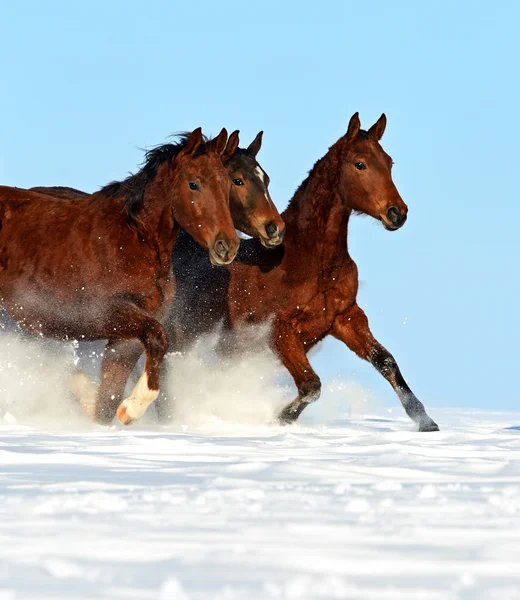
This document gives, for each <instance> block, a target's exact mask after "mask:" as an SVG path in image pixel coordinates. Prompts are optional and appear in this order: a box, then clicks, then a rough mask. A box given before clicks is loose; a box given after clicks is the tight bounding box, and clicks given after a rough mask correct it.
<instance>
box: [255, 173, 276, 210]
mask: <svg viewBox="0 0 520 600" xmlns="http://www.w3.org/2000/svg"><path fill="white" fill-rule="evenodd" d="M255 173H256V176H257V177H258V179H260V181H261V182H262V184H263V185H264V188H265V192H264V196H265V199H266V200H267V202H269V204H270V205H271V206H274V204H273V201H272V200H271V197H270V196H269V193H268V191H267V187H266V186H265V173H264V172H263V171H262V169H261V168H260V167H259V166H258V165H257V166H256V167H255Z"/></svg>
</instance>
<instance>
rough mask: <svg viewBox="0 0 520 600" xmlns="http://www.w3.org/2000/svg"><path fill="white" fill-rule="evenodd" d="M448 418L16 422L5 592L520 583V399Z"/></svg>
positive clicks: (5, 486)
mask: <svg viewBox="0 0 520 600" xmlns="http://www.w3.org/2000/svg"><path fill="white" fill-rule="evenodd" d="M395 412H397V411H394V413H393V414H395ZM434 417H435V418H436V420H437V421H438V423H439V424H440V425H441V426H442V429H443V430H442V431H441V432H440V433H434V434H419V433H416V432H414V431H413V430H412V426H411V424H410V423H409V422H408V421H407V420H406V419H405V418H402V419H397V420H388V419H387V418H384V417H382V416H379V417H378V416H377V415H376V416H373V417H368V416H366V417H365V418H363V419H356V420H346V419H344V420H334V421H330V422H327V423H326V424H325V425H319V426H318V425H309V424H308V425H303V424H302V425H298V426H295V427H292V428H289V429H282V428H273V427H267V426H261V427H260V426H258V427H254V428H253V427H250V426H249V427H248V426H231V425H230V426H228V427H226V426H225V425H223V424H222V425H221V426H220V427H219V428H217V429H215V428H214V427H213V428H207V429H206V430H205V431H200V430H199V431H195V432H191V431H189V430H188V431H186V432H182V430H181V431H180V432H179V431H175V430H172V429H162V430H161V429H158V428H157V427H155V428H154V429H153V430H151V428H144V427H143V428H141V429H139V428H135V429H132V430H117V429H102V428H99V429H92V430H78V431H70V430H63V429H62V430H59V431H50V430H48V431H45V430H41V429H37V428H32V427H27V426H21V425H15V424H12V425H9V424H3V425H2V426H0V599H1V600H8V599H18V598H24V599H31V600H34V599H42V600H43V599H51V598H52V599H58V598H60V599H65V598H67V599H68V598H75V599H79V598H85V599H87V598H88V599H94V598H136V599H146V598H150V599H156V598H160V599H172V600H186V599H187V598H191V599H201V600H202V599H208V600H209V599H212V600H217V599H219V600H231V599H240V600H242V599H244V600H256V599H258V600H265V599H267V598H279V599H309V600H311V599H314V598H320V599H335V598H349V599H351V598H352V599H354V598H356V599H357V598H366V599H370V600H372V599H374V600H375V599H379V598H380V599H382V600H383V599H384V600H390V599H394V598H395V599H399V600H405V599H410V600H412V599H413V600H416V599H434V598H435V599H439V600H441V599H442V600H449V599H455V598H465V599H466V598H467V599H469V598H471V599H474V598H475V599H479V600H481V599H487V598H490V599H491V598H493V599H497V600H508V599H511V600H513V599H515V600H516V599H518V598H519V597H520V413H513V414H503V413H492V412H488V413H486V412H473V413H469V412H467V411H466V412H463V411H457V410H450V411H434Z"/></svg>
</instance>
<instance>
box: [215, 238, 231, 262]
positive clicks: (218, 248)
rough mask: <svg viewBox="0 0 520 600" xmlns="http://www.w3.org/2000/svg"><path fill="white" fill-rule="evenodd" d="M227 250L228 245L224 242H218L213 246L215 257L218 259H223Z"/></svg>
mask: <svg viewBox="0 0 520 600" xmlns="http://www.w3.org/2000/svg"><path fill="white" fill-rule="evenodd" d="M228 250H229V245H228V244H227V243H226V242H225V241H224V240H219V241H218V242H217V243H216V244H215V252H216V253H217V256H220V258H224V257H225V256H226V254H227V251H228Z"/></svg>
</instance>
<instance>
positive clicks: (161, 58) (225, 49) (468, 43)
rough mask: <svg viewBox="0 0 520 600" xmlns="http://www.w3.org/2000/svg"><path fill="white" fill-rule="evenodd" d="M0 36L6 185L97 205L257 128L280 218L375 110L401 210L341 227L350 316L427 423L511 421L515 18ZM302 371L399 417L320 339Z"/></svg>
mask: <svg viewBox="0 0 520 600" xmlns="http://www.w3.org/2000/svg"><path fill="white" fill-rule="evenodd" d="M179 4H182V6H178V5H179ZM0 22H1V23H2V27H1V33H0V66H1V68H0V82H1V84H0V115H1V118H0V181H1V182H2V183H3V184H8V185H17V186H21V187H26V186H27V187H28V186H32V185H38V184H39V185H45V184H47V185H56V184H61V185H72V186H75V187H79V188H83V189H86V190H94V189H96V188H97V187H98V186H100V185H102V184H104V183H106V182H108V181H110V180H112V179H115V178H121V177H123V176H124V175H125V174H126V173H127V172H128V171H130V170H134V169H135V168H136V166H137V164H138V163H139V162H140V161H141V159H142V152H141V151H140V150H138V149H137V147H138V146H139V147H143V146H146V145H152V144H155V143H158V142H161V141H163V140H164V139H165V138H166V136H167V135H168V134H170V133H172V132H175V131H179V130H186V129H192V128H194V127H196V126H199V125H202V126H203V128H204V131H205V132H207V133H213V134H215V133H217V132H218V131H219V130H220V128H221V127H222V126H226V127H227V128H228V129H229V130H232V129H235V128H239V129H240V130H241V132H242V133H241V136H242V140H243V141H244V142H247V143H249V141H251V140H252V138H253V136H254V135H255V134H256V133H257V131H259V130H260V129H263V130H264V131H265V136H264V147H263V149H262V152H261V154H260V161H261V162H262V164H263V166H264V168H265V169H266V170H267V171H268V173H269V174H270V176H271V180H272V184H271V192H272V196H273V198H274V200H275V201H276V203H277V205H278V207H279V208H280V209H283V208H285V206H286V204H287V201H288V200H289V198H290V197H291V195H292V193H293V191H294V189H295V188H296V187H297V185H298V184H299V183H300V182H301V180H302V179H303V178H304V177H305V175H306V173H307V171H308V170H309V169H310V168H311V166H312V165H313V163H314V161H315V160H316V159H318V158H319V157H320V156H322V155H323V154H324V153H325V152H326V150H327V148H328V147H329V146H330V145H331V144H332V143H333V142H334V141H335V140H336V139H337V138H338V137H339V136H340V135H342V134H343V133H344V131H345V130H346V126H347V124H348V121H349V118H350V116H351V115H352V113H354V112H355V111H359V112H360V115H361V119H362V123H363V124H364V125H365V126H366V127H368V126H369V125H371V124H372V123H373V122H374V121H375V120H376V119H377V118H378V117H379V115H380V114H381V112H383V111H384V112H386V114H387V116H388V127H387V133H386V134H385V137H384V138H383V145H384V147H385V149H386V150H387V151H388V152H389V153H390V154H391V155H392V156H393V158H394V160H395V163H396V164H395V167H394V178H395V181H396V184H397V186H398V188H399V190H400V192H401V195H402V196H403V198H404V200H405V201H406V202H407V203H408V205H409V209H410V213H409V220H408V222H407V224H406V226H405V227H404V228H403V229H402V230H401V231H399V232H397V233H388V232H386V231H385V230H384V229H383V228H382V227H381V226H380V224H378V223H376V222H375V221H373V220H371V219H370V218H364V219H363V218H359V217H354V218H353V219H352V222H351V229H350V249H351V254H352V256H353V257H354V259H355V260H356V261H357V263H358V266H359V271H360V279H361V281H362V284H361V291H360V304H361V306H363V307H364V308H365V310H366V312H367V314H368V316H369V319H370V322H371V326H372V330H373V332H374V334H375V335H376V337H377V338H378V339H379V340H380V341H381V342H382V343H383V344H384V345H386V346H387V347H388V348H389V349H390V350H391V351H392V352H393V353H394V355H395V356H396V358H397V360H398V363H399V364H400V366H401V368H402V371H403V373H404V375H405V377H406V378H407V379H408V380H409V383H410V384H411V386H412V388H413V389H414V390H415V391H416V393H417V395H418V396H419V398H421V399H422V400H423V401H424V402H425V404H426V405H427V407H431V408H432V409H434V407H435V406H451V405H453V406H467V407H489V408H493V407H496V408H502V409H503V408H520V402H519V400H520V394H519V391H518V388H519V385H518V382H517V379H516V375H517V374H518V372H519V366H518V361H519V358H518V336H519V333H520V331H519V329H520V327H519V323H520V318H519V316H518V295H519V276H518V273H519V269H518V261H519V258H520V256H519V254H520V253H519V242H518V232H517V228H518V226H519V214H518V211H519V205H520V198H519V193H518V181H517V180H518V172H519V165H520V152H519V149H518V148H519V138H520V119H519V117H518V111H519V110H520V83H519V78H518V73H519V69H520V43H519V37H520V36H519V27H520V8H519V5H518V4H517V3H515V2H512V1H511V2H507V1H495V2H479V1H472V2H470V1H460V2H453V1H451V2H446V1H438V2H429V3H425V2H412V0H409V1H396V0H393V1H392V2H389V1H386V0H385V1H380V2H378V1H371V2H359V1H356V2H350V1H345V2H340V1H337V2H327V1H322V2H312V3H311V2H308V3H306V2H280V1H277V2H271V1H264V2H244V1H242V2H185V3H177V2H170V1H158V0H156V1H154V2H147V3H145V2H131V1H125V2H116V1H112V2H107V1H105V2H98V1H89V2H81V3H76V2H70V1H67V2H58V1H53V0H49V1H47V2H35V1H32V2H31V1H29V2H23V3H18V2H6V1H5V0H3V1H2V2H0ZM314 364H315V366H316V367H317V370H318V371H319V373H320V374H321V375H322V377H323V378H324V379H327V378H329V377H332V376H336V375H338V374H343V375H344V377H346V378H347V379H348V378H352V377H355V378H356V379H357V380H358V381H359V382H361V383H362V384H364V385H366V386H368V387H369V388H370V389H371V390H372V391H373V392H374V393H375V394H377V395H378V396H380V397H381V398H382V399H383V400H384V401H385V402H386V403H387V404H389V405H390V404H395V402H396V398H395V397H394V395H393V392H392V390H391V389H390V387H389V386H388V384H387V383H386V382H385V381H384V380H382V378H381V377H380V376H379V375H378V374H377V373H375V371H373V370H372V368H371V367H370V366H368V365H365V364H363V363H362V362H361V361H360V360H359V359H357V358H356V357H355V356H354V355H353V354H352V353H351V352H350V351H349V350H347V349H346V348H343V347H341V345H340V344H339V343H337V342H333V341H328V342H326V343H325V344H323V346H322V350H321V352H320V353H319V354H318V355H317V356H316V357H315V359H314ZM431 412H432V414H433V416H435V414H434V411H433V410H432V411H431Z"/></svg>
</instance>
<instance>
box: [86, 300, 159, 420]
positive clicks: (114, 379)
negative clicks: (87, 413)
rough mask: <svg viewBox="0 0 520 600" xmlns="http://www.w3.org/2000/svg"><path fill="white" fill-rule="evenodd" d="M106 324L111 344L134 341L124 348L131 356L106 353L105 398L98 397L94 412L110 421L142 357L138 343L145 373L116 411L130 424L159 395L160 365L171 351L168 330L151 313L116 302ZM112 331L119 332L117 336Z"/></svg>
mask: <svg viewBox="0 0 520 600" xmlns="http://www.w3.org/2000/svg"><path fill="white" fill-rule="evenodd" d="M105 322H106V327H107V330H108V331H110V333H111V339H112V343H116V341H119V342H122V341H123V340H126V341H127V342H130V341H131V342H132V345H128V346H126V345H124V346H122V347H124V348H128V349H129V350H128V355H125V354H124V353H122V354H118V353H112V352H107V353H106V354H105V357H104V359H103V364H104V369H103V372H102V378H101V388H102V389H103V397H101V396H100V395H99V394H98V400H97V403H96V411H95V415H96V417H99V418H100V419H101V420H102V421H103V422H107V420H108V419H109V417H110V414H111V410H113V408H114V407H115V406H116V400H118V399H119V398H120V397H121V393H122V390H124V383H126V379H127V378H128V376H129V375H130V373H131V371H132V369H133V367H134V365H135V362H136V361H137V359H138V357H139V354H140V352H139V354H137V345H135V346H134V345H133V343H135V342H136V341H137V340H139V342H141V344H142V346H143V347H144V352H145V364H144V371H143V374H142V375H141V377H140V378H139V381H138V382H137V385H136V386H135V387H134V389H133V391H132V393H131V394H130V396H129V397H128V398H126V399H125V400H123V402H121V404H119V407H117V410H116V414H117V418H118V419H119V421H121V423H123V424H124V425H129V424H130V423H132V422H133V421H135V420H136V419H138V418H139V417H140V416H141V415H143V414H144V412H145V411H146V409H147V408H148V406H149V405H150V404H151V403H152V402H153V401H154V400H155V398H156V397H157V395H158V394H159V377H160V371H161V365H162V362H163V359H164V355H165V354H166V350H167V348H168V341H167V339H166V330H165V328H164V327H163V325H162V324H161V323H160V322H159V321H158V320H157V319H155V318H154V317H153V316H152V315H151V314H150V313H149V312H148V311H146V310H144V309H142V308H140V307H139V306H137V305H136V304H134V303H133V302H129V301H125V300H116V301H114V303H113V304H112V306H111V307H110V309H109V310H107V312H106V314H105ZM112 332H116V335H114V334H113V333H112ZM134 349H135V350H134ZM123 356H124V358H125V360H123ZM132 362H133V364H132ZM125 377H126V379H125ZM123 380H124V383H123ZM112 392H114V393H112ZM112 395H113V396H114V398H112ZM98 407H99V408H98Z"/></svg>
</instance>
